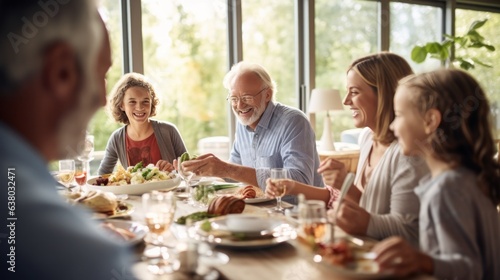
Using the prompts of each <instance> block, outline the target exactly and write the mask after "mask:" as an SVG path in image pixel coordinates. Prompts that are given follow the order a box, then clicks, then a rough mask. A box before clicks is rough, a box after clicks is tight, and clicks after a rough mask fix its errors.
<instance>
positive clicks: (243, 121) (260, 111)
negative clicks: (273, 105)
mask: <svg viewBox="0 0 500 280" xmlns="http://www.w3.org/2000/svg"><path fill="white" fill-rule="evenodd" d="M253 109H254V111H253V114H252V116H251V117H250V118H248V119H243V118H242V117H240V116H239V115H238V112H237V109H234V107H233V112H234V114H235V115H236V117H237V118H238V121H239V122H240V123H241V124H242V125H251V124H253V123H255V122H256V121H258V120H259V119H260V117H261V116H262V114H264V111H265V110H266V99H265V98H262V100H261V102H260V106H257V107H253Z"/></svg>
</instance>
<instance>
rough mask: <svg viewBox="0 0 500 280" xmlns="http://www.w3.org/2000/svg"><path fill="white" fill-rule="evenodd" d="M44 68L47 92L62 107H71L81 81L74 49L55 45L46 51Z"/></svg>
mask: <svg viewBox="0 0 500 280" xmlns="http://www.w3.org/2000/svg"><path fill="white" fill-rule="evenodd" d="M43 68H44V69H43V81H42V84H43V86H44V87H45V90H46V92H47V93H48V94H49V95H50V96H51V97H52V98H54V101H56V102H58V103H59V102H60V103H61V105H65V106H68V105H70V106H71V103H73V102H74V98H76V95H75V94H74V93H75V92H76V91H77V87H78V83H79V79H80V71H79V68H78V62H77V57H76V53H75V51H74V49H73V48H72V47H71V46H70V45H68V44H67V43H63V42H56V43H54V44H53V45H51V46H50V47H48V48H47V49H46V51H45V54H44V61H43ZM68 102H69V103H68Z"/></svg>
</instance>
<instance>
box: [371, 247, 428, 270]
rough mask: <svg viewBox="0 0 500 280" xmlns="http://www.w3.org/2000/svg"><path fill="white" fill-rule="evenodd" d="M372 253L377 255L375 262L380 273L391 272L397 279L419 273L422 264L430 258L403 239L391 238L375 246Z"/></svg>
mask: <svg viewBox="0 0 500 280" xmlns="http://www.w3.org/2000/svg"><path fill="white" fill-rule="evenodd" d="M372 251H373V252H375V254H376V255H377V257H376V258H375V261H376V262H377V263H378V265H379V267H380V271H387V272H390V273H391V274H394V276H395V277H404V276H407V275H409V274H411V273H414V272H417V271H419V269H420V267H421V263H422V262H423V261H424V260H426V259H428V258H429V257H428V256H426V255H424V254H422V253H420V252H419V251H418V250H417V249H415V248H414V247H413V246H411V245H410V244H409V243H408V242H407V241H405V240H404V239H403V238H401V237H389V238H387V239H385V240H383V241H381V242H379V243H378V244H377V245H375V247H373V249H372Z"/></svg>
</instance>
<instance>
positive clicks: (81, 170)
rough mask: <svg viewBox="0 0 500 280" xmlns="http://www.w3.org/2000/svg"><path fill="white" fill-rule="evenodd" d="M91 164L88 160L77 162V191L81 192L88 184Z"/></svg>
mask: <svg viewBox="0 0 500 280" xmlns="http://www.w3.org/2000/svg"><path fill="white" fill-rule="evenodd" d="M89 169H90V167H89V162H88V161H86V160H77V161H75V181H76V183H77V184H78V186H79V187H78V189H77V191H81V190H82V187H83V186H84V185H85V184H86V183H87V176H88V174H89Z"/></svg>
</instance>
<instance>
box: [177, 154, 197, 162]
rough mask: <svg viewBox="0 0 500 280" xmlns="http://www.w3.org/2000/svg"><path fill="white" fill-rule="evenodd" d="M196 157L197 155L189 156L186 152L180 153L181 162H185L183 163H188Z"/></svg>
mask: <svg viewBox="0 0 500 280" xmlns="http://www.w3.org/2000/svg"><path fill="white" fill-rule="evenodd" d="M197 157H198V156H197V155H192V156H191V155H189V153H188V152H184V153H182V155H181V156H180V159H181V162H185V161H188V160H192V159H196V158H197Z"/></svg>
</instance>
